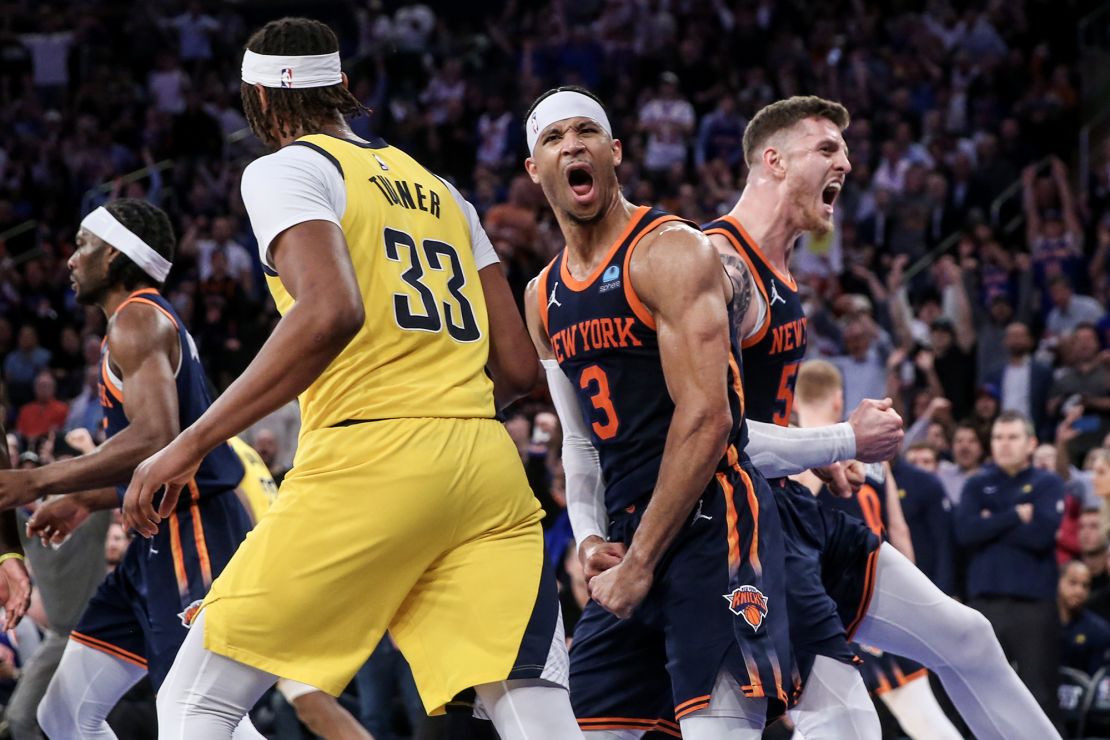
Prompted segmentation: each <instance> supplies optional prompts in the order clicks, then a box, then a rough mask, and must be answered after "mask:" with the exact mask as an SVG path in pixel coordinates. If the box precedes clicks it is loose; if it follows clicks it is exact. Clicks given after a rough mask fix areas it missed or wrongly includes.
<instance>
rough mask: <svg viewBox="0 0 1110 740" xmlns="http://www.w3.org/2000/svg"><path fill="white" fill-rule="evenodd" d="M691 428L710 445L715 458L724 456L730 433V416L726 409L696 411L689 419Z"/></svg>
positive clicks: (710, 408) (709, 408) (707, 408)
mask: <svg viewBox="0 0 1110 740" xmlns="http://www.w3.org/2000/svg"><path fill="white" fill-rule="evenodd" d="M690 422H691V427H692V428H693V429H695V430H697V433H698V434H699V435H700V436H701V437H702V438H703V439H705V441H706V445H707V446H708V445H710V444H711V445H712V447H713V450H714V453H715V455H716V456H717V457H720V456H721V455H723V454H724V452H725V449H726V447H727V445H728V435H729V433H730V432H731V431H732V414H731V413H729V411H728V409H727V407H724V408H722V407H716V408H713V407H706V408H702V409H698V410H697V411H696V412H695V413H693V414H691V417H690Z"/></svg>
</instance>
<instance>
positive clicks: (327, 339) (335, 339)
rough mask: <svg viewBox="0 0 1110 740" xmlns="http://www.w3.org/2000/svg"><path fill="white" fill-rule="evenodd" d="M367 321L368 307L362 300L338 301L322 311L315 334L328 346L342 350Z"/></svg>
mask: <svg viewBox="0 0 1110 740" xmlns="http://www.w3.org/2000/svg"><path fill="white" fill-rule="evenodd" d="M365 323H366V308H365V307H364V306H363V305H362V302H361V300H348V301H343V302H341V303H340V302H336V303H335V304H334V305H330V306H329V307H328V308H327V309H325V310H322V311H320V314H319V315H318V317H317V327H318V328H317V331H316V332H315V335H316V336H317V337H319V338H320V339H321V341H322V343H323V344H324V345H326V346H328V347H332V348H335V349H336V350H342V349H343V348H344V347H346V346H347V345H348V344H349V343H350V341H351V340H352V339H354V338H355V335H356V334H358V333H359V331H360V330H361V329H362V327H363V325H364V324H365Z"/></svg>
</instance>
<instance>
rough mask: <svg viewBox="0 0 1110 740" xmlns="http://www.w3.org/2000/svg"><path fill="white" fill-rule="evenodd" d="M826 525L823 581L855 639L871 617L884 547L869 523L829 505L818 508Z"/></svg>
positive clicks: (845, 627)
mask: <svg viewBox="0 0 1110 740" xmlns="http://www.w3.org/2000/svg"><path fill="white" fill-rule="evenodd" d="M818 509H819V510H820V512H821V519H822V521H823V523H824V538H825V547H824V549H823V550H822V552H821V580H822V581H823V582H824V584H825V591H826V592H827V593H828V594H829V596H831V597H832V599H833V601H834V602H836V608H837V611H838V612H839V613H840V619H841V622H842V623H843V624H844V630H845V632H846V633H847V635H848V639H849V640H851V639H852V636H853V635H854V634H855V633H856V630H857V629H858V628H859V625H860V622H862V621H863V618H864V617H865V616H867V609H868V607H869V606H870V605H871V595H872V594H873V593H874V590H875V570H876V568H877V567H878V564H879V547H880V545H882V544H883V542H882V540H881V539H880V538H879V536H878V535H877V534H875V533H874V532H872V531H871V528H870V527H868V526H867V523H866V522H864V521H863V520H862V519H860V518H858V517H854V516H852V515H850V514H846V513H845V512H843V511H839V510H837V509H832V508H829V507H827V506H818Z"/></svg>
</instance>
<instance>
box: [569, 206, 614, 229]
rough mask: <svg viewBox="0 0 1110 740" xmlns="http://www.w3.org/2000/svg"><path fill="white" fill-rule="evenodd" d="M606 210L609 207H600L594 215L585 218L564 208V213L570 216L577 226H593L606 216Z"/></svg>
mask: <svg viewBox="0 0 1110 740" xmlns="http://www.w3.org/2000/svg"><path fill="white" fill-rule="evenodd" d="M606 210H607V209H605V208H599V209H598V211H597V213H595V214H594V215H592V216H586V217H585V218H583V217H581V216H576V215H574V214H573V213H571V212H570V211H568V210H566V209H564V210H563V213H565V214H566V216H567V218H569V219H570V220H571V221H572V222H573V223H574V225H575V226H593V225H594V224H596V223H598V222H600V221H601V219H603V218H605V211H606Z"/></svg>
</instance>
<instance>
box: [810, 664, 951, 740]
mask: <svg viewBox="0 0 1110 740" xmlns="http://www.w3.org/2000/svg"><path fill="white" fill-rule="evenodd" d="M881 698H882V700H883V703H884V704H886V706H887V709H889V710H890V713H891V714H893V715H894V718H895V719H896V720H898V724H900V725H902V729H903V730H905V732H906V734H907V735H909V736H910V737H911V738H913V740H963V735H961V734H960V732H959V730H957V729H956V726H955V725H953V724H952V722H951V721H949V719H948V717H947V716H946V715H945V714H944V710H943V709H941V708H940V704H938V703H937V697H936V695H934V694H933V689H932V687H931V686H929V677H928V676H925V675H922V676H918V677H917V678H915V679H913V680H912V681H910V682H908V683H905V684H903V685H902V686H899V687H898V688H896V689H891V690H890V691H888V692H886V693H885V694H883V695H882V697H881ZM806 740H810V738H809V735H806Z"/></svg>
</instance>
